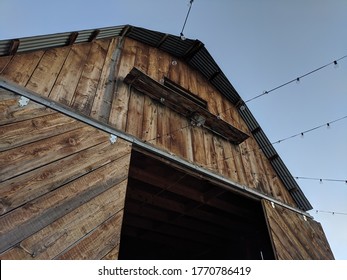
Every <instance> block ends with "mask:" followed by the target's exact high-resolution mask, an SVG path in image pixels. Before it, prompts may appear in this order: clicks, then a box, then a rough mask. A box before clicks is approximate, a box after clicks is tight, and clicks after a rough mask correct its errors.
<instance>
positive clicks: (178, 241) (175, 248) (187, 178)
mask: <svg viewBox="0 0 347 280" xmlns="http://www.w3.org/2000/svg"><path fill="white" fill-rule="evenodd" d="M262 258H263V259H274V254H273V251H272V247H271V242H270V238H269V234H268V231H267V226H266V222H265V218H264V213H263V209H262V205H261V202H260V201H258V200H254V199H251V198H249V197H246V196H244V195H241V194H238V193H236V192H232V191H230V190H226V189H225V188H221V187H219V186H217V185H214V184H213V183H212V182H210V181H208V180H206V179H204V178H202V177H201V176H199V175H198V174H192V173H191V172H187V171H185V170H183V169H181V168H177V166H173V165H172V164H170V163H169V162H164V161H163V160H160V159H158V158H155V157H152V156H149V155H148V154H145V153H142V152H139V151H133V153H132V157H131V163H130V170H129V179H128V187H127V193H126V199H125V208H124V218H123V224H122V231H121V239H120V252H119V259H171V260H174V259H176V260H177V259H262Z"/></svg>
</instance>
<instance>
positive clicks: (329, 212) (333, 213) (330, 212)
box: [312, 210, 347, 216]
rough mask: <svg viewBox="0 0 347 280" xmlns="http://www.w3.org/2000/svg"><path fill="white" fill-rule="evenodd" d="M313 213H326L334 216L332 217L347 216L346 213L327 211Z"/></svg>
mask: <svg viewBox="0 0 347 280" xmlns="http://www.w3.org/2000/svg"><path fill="white" fill-rule="evenodd" d="M312 211H315V212H316V214H318V213H325V214H332V215H345V216H347V213H344V212H336V211H326V210H312Z"/></svg>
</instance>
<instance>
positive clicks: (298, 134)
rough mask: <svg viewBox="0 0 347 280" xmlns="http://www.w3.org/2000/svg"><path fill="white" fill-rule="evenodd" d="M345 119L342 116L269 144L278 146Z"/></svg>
mask: <svg viewBox="0 0 347 280" xmlns="http://www.w3.org/2000/svg"><path fill="white" fill-rule="evenodd" d="M346 118H347V116H344V117H342V118H339V119H336V120H333V121H330V122H327V123H325V124H322V125H319V126H316V127H313V128H311V129H308V130H305V131H303V132H300V133H297V134H294V135H291V136H288V137H286V138H283V139H280V140H277V141H275V142H272V143H271V144H273V145H274V144H279V143H282V142H284V141H286V140H289V139H291V138H295V137H298V136H304V135H305V134H307V133H308V132H312V131H314V130H317V129H319V128H322V127H328V128H329V127H330V125H331V124H333V123H336V122H338V121H341V120H343V119H346Z"/></svg>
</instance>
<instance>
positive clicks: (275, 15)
mask: <svg viewBox="0 0 347 280" xmlns="http://www.w3.org/2000/svg"><path fill="white" fill-rule="evenodd" d="M188 3H189V1H188V0H176V1H172V0H147V1H143V0H127V1H120V0H104V1H103V0H99V1H88V0H68V1H67V0H60V1H47V0H31V1H24V0H22V1H20V0H0V10H1V17H0V40H2V39H10V38H19V37H26V36H33V35H41V34H52V33H58V32H65V31H76V30H84V29H90V28H99V27H107V26H117V25H122V24H131V25H136V26H140V27H145V28H148V29H153V30H156V31H161V32H166V33H171V34H177V35H179V33H180V31H181V28H182V25H183V22H184V19H185V16H186V13H187V10H188ZM346 27H347V1H346V0H282V1H279V0H213V1H212V0H195V1H194V3H193V7H192V10H191V14H190V17H189V19H188V22H187V25H186V28H185V32H184V34H185V36H186V37H188V38H192V39H199V40H200V41H202V42H203V43H205V46H206V48H207V49H208V50H209V52H210V53H211V55H212V56H213V57H214V59H215V60H216V62H217V63H218V64H219V66H220V67H221V69H222V70H223V72H224V73H225V74H226V76H227V77H228V79H229V80H230V81H231V83H232V84H233V85H234V87H235V88H236V90H237V91H238V93H239V94H240V95H241V97H242V98H243V99H244V100H247V99H249V98H251V97H253V96H256V95H258V94H261V93H262V92H263V91H264V90H269V89H272V88H274V87H276V86H278V85H280V84H282V83H285V82H287V81H289V80H292V79H294V78H296V77H297V76H301V75H303V74H305V73H307V72H309V71H311V70H313V69H316V68H318V67H320V66H322V65H325V64H327V63H330V62H332V61H334V60H335V59H338V58H340V57H342V56H344V55H347V28H346ZM346 105H347V58H346V59H344V60H341V61H340V62H339V67H338V68H334V67H333V66H330V67H327V68H324V69H322V70H321V71H318V72H316V73H314V74H312V75H310V76H307V77H306V78H303V79H302V80H301V82H300V83H299V84H296V83H293V84H290V85H288V86H286V87H283V88H281V89H279V90H277V91H274V92H273V93H271V94H269V95H266V96H264V97H263V98H259V99H257V100H254V101H253V102H250V103H249V104H248V106H249V107H250V109H251V111H252V113H253V114H254V115H255V117H256V119H257V120H258V122H259V123H260V125H261V127H262V128H263V130H264V131H265V133H266V134H267V136H268V138H269V139H270V141H272V142H273V141H276V140H279V139H281V138H285V137H287V136H290V135H293V134H296V133H300V132H302V131H304V130H307V129H310V128H313V127H315V126H318V125H321V124H324V123H326V122H329V121H332V120H335V119H338V118H340V117H343V116H346V115H347V106H346ZM275 148H276V150H277V151H278V153H279V154H280V156H281V157H282V159H283V161H284V162H285V164H286V165H287V167H288V168H289V170H290V171H291V173H292V175H293V176H306V177H314V178H332V179H343V180H345V179H347V119H344V120H342V121H340V122H337V123H335V124H332V125H331V128H330V129H327V128H321V129H319V130H316V131H313V132H311V133H309V134H306V135H305V136H304V138H301V137H297V138H293V139H290V140H288V141H285V142H283V143H281V144H278V145H275ZM298 183H299V185H300V187H301V188H302V190H303V192H304V193H305V195H306V196H307V197H308V199H309V200H310V202H311V204H312V205H313V207H314V210H313V211H311V212H310V213H311V215H312V216H314V218H315V219H316V220H317V221H319V222H321V223H322V225H323V228H324V230H325V233H326V235H327V238H328V240H329V243H330V245H331V247H332V250H333V252H334V255H335V257H336V259H345V260H346V259H347V215H338V214H335V215H332V214H326V213H316V210H325V211H335V212H343V213H347V184H345V183H337V182H324V183H323V184H320V183H319V182H317V181H311V180H299V181H298Z"/></svg>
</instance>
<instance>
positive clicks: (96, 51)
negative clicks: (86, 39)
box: [71, 40, 109, 115]
mask: <svg viewBox="0 0 347 280" xmlns="http://www.w3.org/2000/svg"><path fill="white" fill-rule="evenodd" d="M108 46H109V40H98V41H95V42H93V43H92V46H91V49H90V52H89V55H88V59H87V61H86V63H85V66H84V68H83V72H82V74H81V78H80V79H79V82H78V85H77V88H76V91H75V94H74V96H73V99H72V101H71V106H72V107H73V108H75V109H76V110H77V111H79V112H81V113H83V114H85V115H89V114H90V111H91V110H92V106H93V102H94V98H95V94H96V90H97V87H98V84H99V80H100V75H101V71H102V68H103V66H104V63H105V59H106V53H107V49H108Z"/></svg>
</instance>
